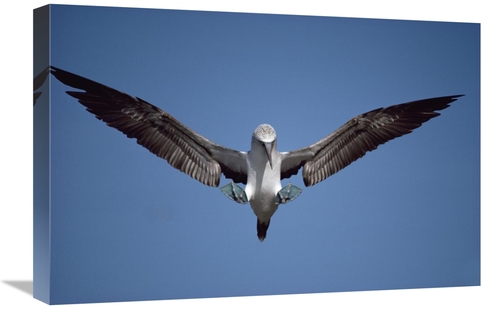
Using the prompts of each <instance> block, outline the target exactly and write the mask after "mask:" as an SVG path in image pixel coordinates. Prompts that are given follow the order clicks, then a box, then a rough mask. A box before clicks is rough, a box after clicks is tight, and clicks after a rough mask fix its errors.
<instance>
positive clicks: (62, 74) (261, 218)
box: [51, 66, 462, 241]
mask: <svg viewBox="0 0 500 309" xmlns="http://www.w3.org/2000/svg"><path fill="white" fill-rule="evenodd" d="M51 73H52V74H53V75H54V76H55V77H56V78H57V79H58V80H59V81H61V82H62V83H64V84H66V85H67V86H70V87H73V88H76V89H80V90H83V92H82V91H67V93H68V94H69V95H70V96H72V97H74V98H76V99H78V102H80V103H81V104H82V105H84V106H85V107H86V108H87V111H89V112H90V113H92V114H94V115H95V116H96V117H97V118H98V119H100V120H102V121H104V122H105V123H106V124H107V125H108V126H110V127H113V128H115V129H118V130H120V131H121V132H123V133H124V134H125V135H126V136H127V137H129V138H134V139H136V140H137V143H138V144H140V145H142V146H143V147H145V148H147V149H148V150H149V151H151V152H152V153H153V154H155V155H157V156H158V157H160V158H163V159H165V160H166V161H167V162H168V163H169V164H170V165H171V166H172V167H174V168H176V169H178V170H180V171H182V172H184V173H186V174H187V175H189V176H191V177H192V178H194V179H196V180H198V181H199V182H201V183H203V184H205V185H208V186H213V187H217V186H219V182H220V177H221V174H224V175H225V176H226V178H228V179H231V180H232V181H231V183H230V184H228V185H226V186H223V187H222V188H221V190H222V192H223V193H224V194H225V195H226V196H227V197H229V198H230V199H231V200H233V201H235V202H238V203H242V204H245V203H248V202H249V203H250V206H251V207H252V210H253V212H254V213H255V215H256V216H257V236H258V238H259V240H260V241H263V240H264V238H265V237H266V233H267V229H268V227H269V223H270V220H271V217H272V215H273V214H274V213H275V211H276V210H277V209H278V206H279V204H284V203H286V202H289V201H291V200H293V199H295V198H296V197H297V196H298V195H299V194H300V193H301V191H302V190H301V189H299V188H298V187H296V186H294V185H292V184H288V185H287V186H285V187H282V186H281V180H282V179H285V178H290V177H291V176H293V175H296V174H297V173H298V171H299V170H300V169H301V168H302V178H303V180H304V185H305V186H306V187H309V186H313V185H315V184H317V183H319V182H320V181H323V180H325V179H326V178H328V177H329V176H331V175H333V174H335V173H336V172H338V171H340V170H341V169H343V168H345V167H346V166H348V165H349V164H351V163H352V162H353V161H355V160H357V159H359V158H361V157H362V156H364V155H365V154H366V152H368V151H372V150H375V149H376V148H377V147H378V146H379V145H381V144H384V143H385V142H387V141H389V140H392V139H394V138H396V137H399V136H402V135H405V134H408V133H411V132H412V131H413V130H414V129H416V128H418V127H420V126H421V125H422V123H424V122H426V121H428V120H429V119H431V118H434V117H436V116H438V115H440V114H439V113H437V112H436V111H438V110H443V109H445V108H447V107H449V104H450V103H452V102H454V101H456V100H457V98H459V97H461V96H462V95H452V96H443V97H436V98H430V99H424V100H418V101H412V102H408V103H403V104H398V105H392V106H389V107H385V108H377V109H374V110H372V111H369V112H367V113H364V114H361V115H359V116H356V117H354V118H352V119H351V120H349V121H348V122H346V123H345V124H344V125H342V126H341V127H340V128H338V129H337V130H335V131H334V132H332V133H330V134H329V135H327V136H326V137H325V138H323V139H321V140H320V141H318V142H316V143H314V144H312V145H310V146H307V147H304V148H300V149H297V150H294V151H290V152H279V151H278V149H277V144H276V131H275V130H274V129H273V127H272V126H271V125H269V124H261V125H259V126H258V127H257V128H256V129H255V131H254V132H253V134H252V138H251V144H250V150H249V151H248V152H244V151H237V150H233V149H229V148H226V147H224V146H221V145H219V144H216V143H214V142H212V141H210V140H208V139H207V138H205V137H203V136H201V135H200V134H198V133H196V132H194V131H193V130H191V129H189V128H188V127H187V126H185V125H184V124H182V123H181V122H179V121H178V120H177V119H175V118H174V117H172V116H171V115H170V114H168V113H167V112H165V111H163V110H161V109H159V108H158V107H156V106H154V105H152V104H150V103H148V102H146V101H144V100H142V99H140V98H138V97H133V96H130V95H128V94H126V93H123V92H120V91H118V90H115V89H113V88H110V87H108V86H105V85H103V84H100V83H98V82H95V81H92V80H90V79H87V78H84V77H81V76H79V75H76V74H73V73H70V72H67V71H64V70H61V69H58V68H55V67H53V66H51ZM236 183H242V184H245V185H246V187H245V189H242V188H241V187H239V186H238V185H237V184H236Z"/></svg>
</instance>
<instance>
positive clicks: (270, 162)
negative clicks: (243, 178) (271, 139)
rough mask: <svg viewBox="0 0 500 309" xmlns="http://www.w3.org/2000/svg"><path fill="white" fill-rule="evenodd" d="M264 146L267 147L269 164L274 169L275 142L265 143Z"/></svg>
mask: <svg viewBox="0 0 500 309" xmlns="http://www.w3.org/2000/svg"><path fill="white" fill-rule="evenodd" d="M264 148H265V149H266V154H267V159H268V160H269V166H270V167H271V169H273V155H272V154H273V143H264Z"/></svg>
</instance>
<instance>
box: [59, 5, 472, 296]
mask: <svg viewBox="0 0 500 309" xmlns="http://www.w3.org/2000/svg"><path fill="white" fill-rule="evenodd" d="M51 27H52V28H51V29H52V33H51V35H52V37H51V39H52V46H51V48H52V50H51V51H52V54H51V63H52V65H54V66H57V67H60V68H62V69H65V70H68V71H71V72H74V73H77V74H79V75H82V76H85V77H87V78H90V79H93V80H95V81H98V82H101V83H103V84H106V85H108V86H110V87H113V88H115V89H118V90H120V91H123V92H126V93H129V94H131V95H134V96H138V97H140V98H142V99H144V100H146V101H148V102H150V103H152V104H154V105H156V106H158V107H160V108H162V109H163V110H165V111H167V112H168V113H170V114H171V115H173V116H174V117H176V118H177V119H178V120H180V121H181V122H183V123H184V124H186V125H187V126H189V127H190V128H192V129H194V130H195V131H197V132H198V133H200V134H202V135H204V136H205V137H207V138H209V139H211V140H213V141H214V142H217V143H219V144H221V145H224V146H227V147H231V148H234V149H238V150H243V151H246V150H249V147H250V137H251V133H252V132H253V130H254V129H255V127H257V126H258V125H259V124H261V123H270V124H271V125H273V127H274V128H275V129H276V131H277V134H278V149H279V150H281V151H289V150H293V149H296V148H300V147H304V146H307V145H309V144H312V143H314V142H316V141H317V140H319V139H320V138H322V137H324V136H325V135H327V134H328V133H330V132H332V131H333V130H335V129H337V128H338V127H339V126H341V125H342V124H343V123H345V122H346V121H347V120H349V119H350V118H352V117H353V116H356V115H358V114H360V113H363V112H366V111H369V110H372V109H374V108H378V107H383V106H388V105H392V104H397V103H403V102H407V101H412V100H417V99H424V98H429V97H434V96H443V95H454V94H465V95H466V96H465V97H463V98H460V99H459V100H458V101H457V102H456V103H453V104H452V106H451V107H450V108H448V109H446V110H444V111H443V112H442V115H441V116H439V117H438V118H435V119H433V120H431V121H430V122H428V123H426V124H424V125H423V126H422V127H421V128H419V129H417V130H416V131H415V132H414V133H412V134H410V135H408V136H404V137H402V138H399V139H396V140H394V141H391V142H389V143H388V144H386V145H383V146H381V147H379V149H377V150H375V151H374V152H372V153H368V154H367V155H366V156H365V157H363V158H362V159H360V160H358V161H356V162H354V163H353V164H352V165H350V166H348V167H347V168H346V169H344V170H342V171H340V172H339V173H338V174H335V175H333V176H332V177H330V178H329V179H327V180H325V181H323V182H321V183H319V184H318V185H316V186H313V187H310V188H304V185H303V183H302V179H301V177H300V176H295V177H293V178H291V180H290V181H291V182H292V183H294V184H295V185H297V186H299V187H302V188H304V191H303V193H302V195H301V196H300V197H299V198H297V199H296V200H294V201H293V202H292V203H290V204H286V205H282V206H281V207H280V209H279V210H278V211H277V212H276V214H275V215H274V216H273V219H272V223H271V226H270V228H269V230H268V237H267V238H266V240H265V241H264V242H263V243H260V242H259V241H258V239H257V237H256V229H255V225H256V218H255V216H254V214H253V212H252V211H251V209H250V207H249V206H248V205H239V204H236V203H234V202H232V201H230V200H229V199H227V198H226V197H225V196H224V195H223V194H222V193H221V192H220V190H219V189H217V188H210V187H206V186H204V185H202V184H201V183H198V182H197V181H195V180H193V179H191V178H190V177H189V176H187V175H185V174H182V173H180V172H179V171H177V170H175V169H173V168H171V167H170V166H169V165H168V164H167V163H166V162H165V161H163V160H161V159H159V158H158V157H156V156H154V155H152V154H151V153H150V152H149V151H147V150H146V149H144V148H142V147H141V146H138V145H137V144H136V143H135V141H134V140H131V139H128V138H126V137H125V135H123V134H122V133H120V132H118V131H117V130H115V129H112V128H109V127H107V126H106V125H105V124H104V123H102V122H100V121H98V120H96V119H95V117H94V116H93V115H91V114H90V113H88V112H86V111H85V109H84V107H83V106H81V105H80V104H79V103H78V102H77V101H76V100H75V99H73V98H71V97H69V96H68V95H66V94H65V93H64V91H66V90H70V89H69V88H68V87H66V86H64V85H62V84H61V83H59V82H58V81H57V80H55V79H52V93H51V96H52V104H53V105H52V128H51V129H52V153H51V156H52V157H51V158H52V178H51V180H52V190H53V191H52V196H51V198H52V203H53V204H52V207H53V208H52V216H53V217H52V220H53V221H52V259H53V264H52V284H53V287H52V288H53V290H52V292H53V297H54V299H53V301H54V302H88V301H92V302H95V301H110V300H137V299H170V298H192V297H217V296H241V295H262V294H289V293H309V292H333V291H355V290H375V289H377V290H378V289H396V288H420V287H441V286H464V285H478V284H479V25H477V24H465V23H429V22H408V21H386V20H366V19H365V20H362V19H346V18H342V19H340V18H320V17H314V18H313V17H299V16H278V15H254V14H229V13H201V12H183V11H165V10H138V9H109V8H108V9H106V8H92V7H65V6H54V7H53V10H52V25H51ZM288 181H289V180H285V181H283V184H286V183H287V182H288ZM228 182H229V181H227V180H225V179H223V180H222V181H221V184H222V185H224V184H226V183H228Z"/></svg>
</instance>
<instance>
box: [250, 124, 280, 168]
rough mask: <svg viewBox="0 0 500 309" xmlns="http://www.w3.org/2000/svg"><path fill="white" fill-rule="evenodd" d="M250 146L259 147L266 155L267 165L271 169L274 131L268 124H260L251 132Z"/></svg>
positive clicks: (274, 139)
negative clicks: (262, 148)
mask: <svg viewBox="0 0 500 309" xmlns="http://www.w3.org/2000/svg"><path fill="white" fill-rule="evenodd" d="M252 144H256V145H257V146H258V145H261V147H264V150H265V152H266V154H267V159H268V160H269V165H270V166H271V169H272V168H273V160H272V159H273V158H272V154H273V150H274V148H275V147H276V131H274V128H273V127H271V126H270V125H268V124H261V125H260V126H258V127H257V129H255V131H253V134H252Z"/></svg>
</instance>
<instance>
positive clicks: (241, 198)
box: [220, 181, 248, 204]
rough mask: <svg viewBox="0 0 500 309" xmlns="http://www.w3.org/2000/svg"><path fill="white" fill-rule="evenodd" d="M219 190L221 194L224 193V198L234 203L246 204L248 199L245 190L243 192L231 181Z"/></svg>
mask: <svg viewBox="0 0 500 309" xmlns="http://www.w3.org/2000/svg"><path fill="white" fill-rule="evenodd" d="M220 190H221V191H222V193H224V195H225V196H227V197H228V198H229V199H230V200H233V201H235V202H236V203H240V204H246V203H248V198H247V194H246V193H245V190H243V189H242V188H241V187H240V186H238V185H237V184H235V183H234V182H233V181H231V183H228V184H227V185H225V186H224V187H221V188H220Z"/></svg>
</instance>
